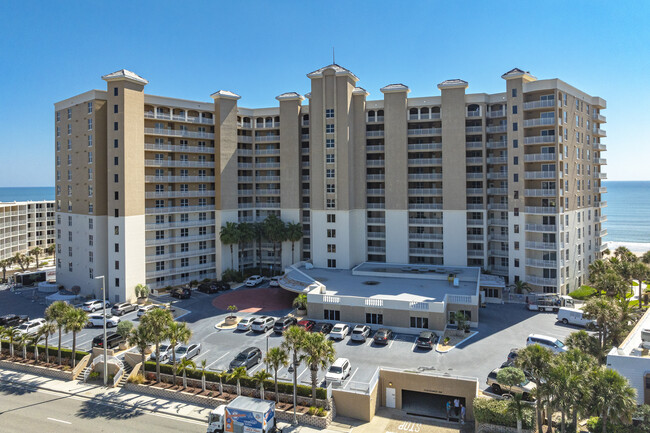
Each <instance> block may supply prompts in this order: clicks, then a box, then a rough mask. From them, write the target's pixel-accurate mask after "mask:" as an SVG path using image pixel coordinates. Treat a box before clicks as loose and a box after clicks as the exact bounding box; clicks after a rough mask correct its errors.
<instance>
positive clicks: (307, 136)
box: [300, 134, 309, 141]
mask: <svg viewBox="0 0 650 433" xmlns="http://www.w3.org/2000/svg"><path fill="white" fill-rule="evenodd" d="M300 138H301V139H302V141H309V134H302V135H301V136H300Z"/></svg>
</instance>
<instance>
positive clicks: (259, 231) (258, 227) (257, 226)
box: [251, 222, 264, 267]
mask: <svg viewBox="0 0 650 433" xmlns="http://www.w3.org/2000/svg"><path fill="white" fill-rule="evenodd" d="M251 225H252V226H253V233H254V234H255V239H256V242H257V245H256V247H257V266H259V267H261V266H262V238H263V237H264V223H262V222H255V223H253V224H251Z"/></svg>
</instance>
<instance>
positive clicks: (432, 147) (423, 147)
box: [382, 143, 442, 150]
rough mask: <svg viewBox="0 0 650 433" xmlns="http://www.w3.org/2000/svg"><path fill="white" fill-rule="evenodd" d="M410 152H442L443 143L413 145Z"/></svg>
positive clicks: (410, 145)
mask: <svg viewBox="0 0 650 433" xmlns="http://www.w3.org/2000/svg"><path fill="white" fill-rule="evenodd" d="M382 148H383V146H382ZM408 150H442V143H411V144H409V145H408Z"/></svg>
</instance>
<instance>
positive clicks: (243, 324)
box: [237, 317, 255, 331]
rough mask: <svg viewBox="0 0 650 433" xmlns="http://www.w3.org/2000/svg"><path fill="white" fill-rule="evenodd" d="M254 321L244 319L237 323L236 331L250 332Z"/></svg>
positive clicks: (253, 319) (252, 319)
mask: <svg viewBox="0 0 650 433" xmlns="http://www.w3.org/2000/svg"><path fill="white" fill-rule="evenodd" d="M254 321H255V318H254V317H244V318H243V319H241V320H240V321H239V323H237V330H238V331H250V329H251V325H252V324H253V322H254Z"/></svg>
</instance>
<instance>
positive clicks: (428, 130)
mask: <svg viewBox="0 0 650 433" xmlns="http://www.w3.org/2000/svg"><path fill="white" fill-rule="evenodd" d="M407 134H408V135H410V136H413V135H437V134H442V128H422V129H409V130H408V133H407Z"/></svg>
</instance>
